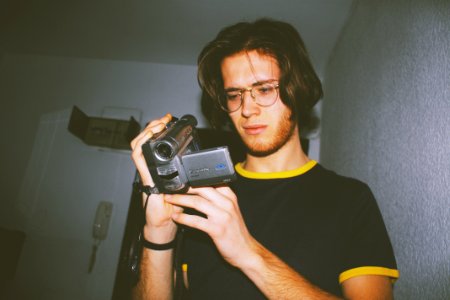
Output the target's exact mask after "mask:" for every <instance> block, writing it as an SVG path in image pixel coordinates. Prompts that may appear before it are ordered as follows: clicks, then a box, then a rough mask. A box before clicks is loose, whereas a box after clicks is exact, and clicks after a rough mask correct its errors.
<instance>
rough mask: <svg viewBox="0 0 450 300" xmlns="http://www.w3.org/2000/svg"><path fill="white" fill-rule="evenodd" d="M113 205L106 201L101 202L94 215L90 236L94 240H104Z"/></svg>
mask: <svg viewBox="0 0 450 300" xmlns="http://www.w3.org/2000/svg"><path fill="white" fill-rule="evenodd" d="M112 209H113V204H112V203H111V202H108V201H101V202H100V203H99V204H98V207H97V213H96V214H95V221H94V227H93V228H92V235H93V237H94V238H95V239H98V240H104V239H105V238H106V235H107V234H108V227H109V220H110V219H111V215H112Z"/></svg>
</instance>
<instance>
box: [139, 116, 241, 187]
mask: <svg viewBox="0 0 450 300" xmlns="http://www.w3.org/2000/svg"><path fill="white" fill-rule="evenodd" d="M195 126H197V120H196V119H195V117H194V116H192V115H184V116H183V117H181V118H180V119H177V118H172V121H171V122H169V123H168V124H167V126H166V127H167V128H166V129H165V130H164V131H161V132H160V133H157V134H155V135H154V136H153V137H152V138H150V139H149V140H148V141H147V142H146V143H144V144H143V145H142V152H143V154H144V157H145V160H146V162H147V166H148V168H149V171H150V174H151V176H152V179H153V181H154V184H155V186H154V187H152V193H164V194H176V193H184V192H186V191H187V190H188V189H189V187H190V186H192V187H200V186H214V185H220V184H227V183H229V182H231V181H233V180H235V179H236V174H235V171H234V165H233V162H232V161H231V157H230V153H229V151H228V147H226V146H222V147H215V148H209V149H203V150H202V149H200V142H199V138H198V135H197V132H196V128H195Z"/></svg>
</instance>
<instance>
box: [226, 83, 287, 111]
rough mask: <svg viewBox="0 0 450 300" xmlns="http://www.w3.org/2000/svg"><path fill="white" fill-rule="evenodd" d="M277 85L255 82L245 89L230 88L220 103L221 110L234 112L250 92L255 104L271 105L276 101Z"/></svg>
mask: <svg viewBox="0 0 450 300" xmlns="http://www.w3.org/2000/svg"><path fill="white" fill-rule="evenodd" d="M278 87H279V84H278V83H274V82H257V83H255V84H253V85H252V86H251V87H246V88H241V89H237V88H232V89H227V90H225V97H222V98H223V99H222V100H221V101H220V106H221V108H222V109H223V110H224V111H226V112H228V113H231V112H235V111H237V110H238V109H239V108H240V107H241V106H242V102H244V94H245V92H247V91H248V92H250V95H251V96H252V98H253V101H255V103H256V104H258V105H260V106H263V107H267V106H271V105H273V104H274V103H275V102H276V100H277V99H278V91H277V90H278Z"/></svg>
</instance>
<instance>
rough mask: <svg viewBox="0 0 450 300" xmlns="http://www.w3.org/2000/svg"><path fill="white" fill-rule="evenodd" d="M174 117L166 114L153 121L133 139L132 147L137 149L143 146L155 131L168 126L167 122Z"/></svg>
mask: <svg viewBox="0 0 450 300" xmlns="http://www.w3.org/2000/svg"><path fill="white" fill-rule="evenodd" d="M171 119H172V115H171V114H166V115H165V116H164V117H162V118H160V119H158V120H153V121H151V122H150V123H149V124H148V125H147V126H146V127H145V128H144V130H142V132H141V133H139V134H138V135H137V136H136V137H135V138H134V139H133V140H132V141H131V148H132V149H136V148H139V147H138V146H142V144H144V143H145V142H146V141H147V140H148V139H150V138H151V137H152V136H153V135H154V134H155V133H158V132H160V131H162V130H164V129H165V128H166V125H167V123H169V122H170V120H171Z"/></svg>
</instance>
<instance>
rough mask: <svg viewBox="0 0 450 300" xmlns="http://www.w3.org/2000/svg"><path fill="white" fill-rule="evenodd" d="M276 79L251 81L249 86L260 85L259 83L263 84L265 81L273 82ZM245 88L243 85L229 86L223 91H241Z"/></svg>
mask: <svg viewBox="0 0 450 300" xmlns="http://www.w3.org/2000/svg"><path fill="white" fill-rule="evenodd" d="M276 81H277V80H276V79H268V80H261V81H256V82H254V83H252V85H251V87H254V86H257V85H261V84H265V83H273V82H276ZM243 89H245V87H240V88H239V87H229V88H226V89H225V92H234V91H241V90H243Z"/></svg>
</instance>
